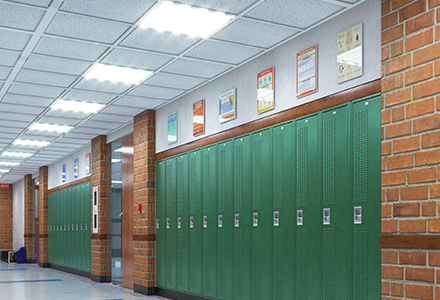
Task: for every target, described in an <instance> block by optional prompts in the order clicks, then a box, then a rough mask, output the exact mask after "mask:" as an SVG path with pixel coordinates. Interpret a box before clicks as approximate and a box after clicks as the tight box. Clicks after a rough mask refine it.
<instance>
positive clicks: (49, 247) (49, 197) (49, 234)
mask: <svg viewBox="0 0 440 300" xmlns="http://www.w3.org/2000/svg"><path fill="white" fill-rule="evenodd" d="M51 204H52V194H49V195H47V224H48V227H49V230H48V232H47V261H48V263H50V264H51V263H52V257H51V252H52V232H51V225H52V219H51V217H52V214H51V210H52V207H51Z"/></svg>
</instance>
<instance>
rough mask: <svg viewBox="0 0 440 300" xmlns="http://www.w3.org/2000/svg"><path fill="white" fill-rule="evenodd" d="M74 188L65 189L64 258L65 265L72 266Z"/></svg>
mask: <svg viewBox="0 0 440 300" xmlns="http://www.w3.org/2000/svg"><path fill="white" fill-rule="evenodd" d="M74 191H75V190H74V188H73V187H71V188H68V189H67V191H66V192H67V212H66V213H67V232H66V233H67V243H66V244H67V245H66V246H67V251H66V253H65V254H66V259H67V267H69V268H74V266H73V255H74V253H73V252H74V251H73V231H72V223H73V215H72V210H73V202H74V200H75V196H76V195H75V194H74Z"/></svg>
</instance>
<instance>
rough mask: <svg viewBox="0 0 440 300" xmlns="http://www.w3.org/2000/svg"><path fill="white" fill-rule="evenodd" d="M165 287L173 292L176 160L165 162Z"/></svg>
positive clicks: (174, 287)
mask: <svg viewBox="0 0 440 300" xmlns="http://www.w3.org/2000/svg"><path fill="white" fill-rule="evenodd" d="M166 168H167V171H166V182H165V185H166V232H167V233H166V244H165V249H166V279H167V283H166V287H167V289H169V290H175V289H176V288H177V286H176V279H177V278H176V258H177V251H176V246H177V243H176V242H177V211H176V196H177V188H176V184H177V181H176V158H175V157H173V158H171V159H167V161H166Z"/></svg>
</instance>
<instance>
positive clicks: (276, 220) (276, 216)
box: [273, 211, 280, 226]
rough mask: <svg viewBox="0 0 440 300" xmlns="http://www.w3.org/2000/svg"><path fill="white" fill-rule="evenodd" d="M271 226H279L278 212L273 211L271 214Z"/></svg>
mask: <svg viewBox="0 0 440 300" xmlns="http://www.w3.org/2000/svg"><path fill="white" fill-rule="evenodd" d="M273 226H280V212H279V211H275V212H274V213H273Z"/></svg>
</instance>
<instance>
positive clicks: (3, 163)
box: [0, 161, 20, 167]
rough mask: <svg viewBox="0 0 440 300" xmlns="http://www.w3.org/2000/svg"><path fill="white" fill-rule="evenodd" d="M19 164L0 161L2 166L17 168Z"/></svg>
mask: <svg viewBox="0 0 440 300" xmlns="http://www.w3.org/2000/svg"><path fill="white" fill-rule="evenodd" d="M19 164H20V163H18V162H10V161H0V166H8V167H15V166H18V165H19Z"/></svg>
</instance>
